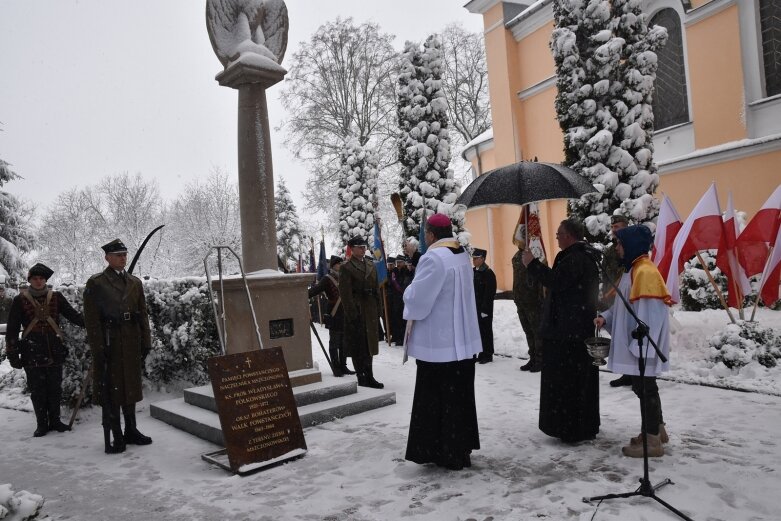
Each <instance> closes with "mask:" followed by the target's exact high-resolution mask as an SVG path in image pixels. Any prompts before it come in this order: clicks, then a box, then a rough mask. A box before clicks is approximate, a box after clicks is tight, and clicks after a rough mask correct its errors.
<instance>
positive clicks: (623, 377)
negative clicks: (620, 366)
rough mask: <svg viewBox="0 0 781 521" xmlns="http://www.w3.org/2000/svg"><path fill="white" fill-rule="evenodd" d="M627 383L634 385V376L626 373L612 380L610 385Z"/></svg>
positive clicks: (620, 385) (616, 385) (617, 385)
mask: <svg viewBox="0 0 781 521" xmlns="http://www.w3.org/2000/svg"><path fill="white" fill-rule="evenodd" d="M625 385H632V377H631V376H629V375H626V374H622V375H621V376H619V377H618V378H616V379H615V380H611V381H610V387H623V386H625Z"/></svg>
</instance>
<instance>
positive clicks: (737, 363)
mask: <svg viewBox="0 0 781 521" xmlns="http://www.w3.org/2000/svg"><path fill="white" fill-rule="evenodd" d="M708 344H709V346H710V355H709V358H710V360H712V361H713V362H717V363H718V362H721V363H723V364H724V365H725V366H727V367H728V368H730V369H735V368H740V367H743V366H745V365H748V364H749V363H751V362H752V361H754V360H756V361H757V362H758V363H759V364H761V365H763V366H765V367H768V368H770V367H775V366H776V365H778V363H779V360H781V335H779V334H778V333H776V332H775V331H774V330H773V329H772V328H768V327H762V326H761V325H759V324H758V323H757V322H748V321H739V322H738V323H737V324H729V325H727V327H726V328H725V329H724V330H723V331H719V332H718V333H716V334H715V335H713V336H712V337H711V338H710V340H709V341H708Z"/></svg>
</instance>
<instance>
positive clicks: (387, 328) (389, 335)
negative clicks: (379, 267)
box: [377, 217, 393, 345]
mask: <svg viewBox="0 0 781 521" xmlns="http://www.w3.org/2000/svg"><path fill="white" fill-rule="evenodd" d="M377 233H378V234H379V235H380V246H381V247H382V253H383V259H382V261H383V262H384V263H385V271H387V270H388V266H387V265H388V254H387V253H385V240H384V239H383V238H382V219H380V218H379V217H378V218H377ZM390 275H391V274H390V272H388V278H386V279H385V282H384V283H383V284H382V286H380V292H381V293H382V307H383V310H384V312H385V339H386V341H387V342H388V345H390V343H391V341H392V340H393V334H392V333H391V327H390V315H388V292H387V291H386V290H385V288H386V287H387V286H388V284H387V282H388V280H389V279H390Z"/></svg>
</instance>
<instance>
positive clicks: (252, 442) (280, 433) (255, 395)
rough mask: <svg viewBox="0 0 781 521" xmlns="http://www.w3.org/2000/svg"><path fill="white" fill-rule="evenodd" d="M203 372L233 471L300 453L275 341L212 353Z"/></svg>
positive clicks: (302, 445) (290, 394)
mask: <svg viewBox="0 0 781 521" xmlns="http://www.w3.org/2000/svg"><path fill="white" fill-rule="evenodd" d="M209 377H210V378H211V382H212V389H213V390H214V399H215V401H216V403H217V412H218V414H219V417H220V425H221V426H222V435H223V437H224V439H225V449H226V451H227V455H228V461H229V463H230V468H231V470H232V471H233V472H237V473H239V474H247V473H249V472H254V471H256V470H261V469H262V468H264V467H268V466H271V465H274V464H277V463H281V462H283V461H287V460H289V459H293V458H297V457H300V456H303V455H304V454H305V453H306V450H307V449H306V441H305V440H304V430H303V428H302V427H301V420H300V419H299V417H298V409H297V408H296V402H295V398H294V397H293V388H292V387H291V386H290V378H289V376H288V373H287V366H286V364H285V358H284V356H283V354H282V348H281V347H272V348H269V349H262V350H256V351H247V352H244V353H234V354H230V355H224V356H215V357H212V358H210V359H209Z"/></svg>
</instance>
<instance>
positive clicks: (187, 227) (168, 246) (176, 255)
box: [158, 168, 241, 277]
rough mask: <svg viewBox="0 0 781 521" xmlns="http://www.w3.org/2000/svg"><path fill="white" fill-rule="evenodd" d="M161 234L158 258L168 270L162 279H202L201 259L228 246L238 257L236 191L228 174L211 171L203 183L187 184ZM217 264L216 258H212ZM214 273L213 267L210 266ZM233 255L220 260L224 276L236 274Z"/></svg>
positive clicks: (238, 239)
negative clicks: (212, 248)
mask: <svg viewBox="0 0 781 521" xmlns="http://www.w3.org/2000/svg"><path fill="white" fill-rule="evenodd" d="M165 220H166V222H167V223H168V224H167V225H166V227H165V228H163V229H162V230H161V232H163V233H164V234H165V235H161V236H160V237H161V238H162V244H160V243H159V242H158V244H160V247H161V250H162V251H161V254H162V256H163V257H164V258H166V259H167V264H168V265H169V266H170V269H169V271H168V272H167V273H163V275H164V276H168V277H171V276H184V275H203V270H204V267H203V259H204V257H205V256H206V255H207V253H209V249H210V248H211V247H212V246H216V245H227V246H230V247H231V248H233V250H234V251H235V252H236V253H237V254H238V255H241V217H240V215H239V190H238V187H237V186H236V183H235V182H233V181H231V180H230V178H229V176H228V173H227V172H225V171H223V170H220V169H219V168H214V169H213V170H212V171H211V173H210V174H209V176H208V177H207V178H206V180H205V181H203V180H197V179H196V180H195V181H193V182H191V183H189V184H187V185H186V186H185V188H184V191H183V192H182V194H180V195H179V196H178V197H177V198H176V199H175V200H174V202H173V203H172V204H171V205H170V207H169V209H168V211H167V215H166V219H165ZM211 258H212V260H213V262H215V263H216V258H215V256H212V257H211ZM212 269H214V270H215V271H211V273H213V274H214V273H216V265H215V264H212V265H211V266H210V270H212ZM238 271H239V269H238V263H237V262H236V260H235V259H234V257H233V256H232V255H226V256H225V257H223V272H225V273H238Z"/></svg>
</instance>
